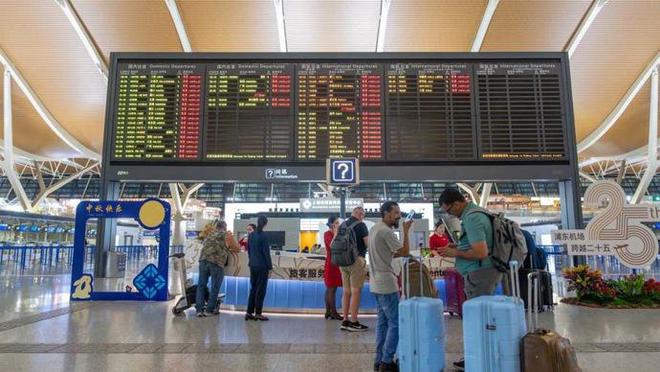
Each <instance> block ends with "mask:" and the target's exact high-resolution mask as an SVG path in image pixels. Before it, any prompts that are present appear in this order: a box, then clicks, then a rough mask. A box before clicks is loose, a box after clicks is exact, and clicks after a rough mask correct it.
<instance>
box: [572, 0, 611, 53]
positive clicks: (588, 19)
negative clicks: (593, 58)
mask: <svg viewBox="0 0 660 372" xmlns="http://www.w3.org/2000/svg"><path fill="white" fill-rule="evenodd" d="M607 2H608V0H594V1H593V2H592V3H591V7H589V10H588V11H587V14H586V15H585V16H584V18H582V22H580V24H579V25H578V28H577V30H575V33H573V37H572V38H571V40H570V41H569V42H568V44H567V45H566V48H564V49H565V50H566V52H568V58H571V57H572V56H573V53H575V50H576V49H577V47H578V45H580V42H581V41H582V38H583V37H584V35H586V34H587V30H589V27H591V24H592V23H594V20H596V16H597V15H598V13H599V12H600V11H601V10H602V9H603V7H604V6H605V4H606V3H607Z"/></svg>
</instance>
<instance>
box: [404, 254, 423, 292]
mask: <svg viewBox="0 0 660 372" xmlns="http://www.w3.org/2000/svg"><path fill="white" fill-rule="evenodd" d="M410 257H412V256H409V257H405V258H404V260H403V278H404V279H405V286H404V287H405V289H406V292H405V293H404V298H405V299H406V300H407V299H408V298H412V297H410V266H409V265H410ZM413 259H414V257H413ZM422 265H424V262H423V261H422V256H419V295H420V297H424V283H422V279H423V278H424V277H423V275H422V274H423V272H422V270H423V267H422Z"/></svg>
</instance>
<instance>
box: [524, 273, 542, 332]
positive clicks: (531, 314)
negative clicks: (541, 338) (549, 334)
mask: <svg viewBox="0 0 660 372" xmlns="http://www.w3.org/2000/svg"><path fill="white" fill-rule="evenodd" d="M540 282H541V278H540V273H539V272H538V271H533V272H531V273H529V274H527V323H528V324H529V329H530V330H531V331H532V332H533V331H535V330H536V329H537V328H538V325H539V311H538V308H539V292H540V290H539V288H537V286H538V285H540Z"/></svg>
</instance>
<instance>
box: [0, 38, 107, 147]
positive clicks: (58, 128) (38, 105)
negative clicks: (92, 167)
mask: <svg viewBox="0 0 660 372" xmlns="http://www.w3.org/2000/svg"><path fill="white" fill-rule="evenodd" d="M0 63H2V64H3V65H4V66H5V69H6V70H8V71H9V72H10V73H11V75H12V77H13V78H14V81H15V82H16V85H17V86H18V87H19V88H20V89H21V91H22V92H23V94H25V96H26V97H27V99H28V101H30V103H31V104H32V106H33V107H34V109H35V110H36V111H37V113H38V114H39V116H41V118H42V119H43V120H44V122H46V125H48V127H49V128H50V129H51V130H52V131H53V132H54V133H55V134H56V135H57V136H58V137H59V138H60V139H61V140H62V141H64V143H66V144H67V145H68V146H69V147H71V148H72V149H73V150H75V151H77V152H78V153H80V154H81V155H82V157H86V158H90V159H94V160H100V159H101V155H100V154H98V153H97V152H95V151H94V150H91V149H90V148H88V147H86V146H85V145H83V144H82V143H80V142H79V141H78V140H77V139H75V138H74V137H73V136H72V135H71V134H70V133H69V132H68V131H67V130H66V129H64V127H62V124H60V123H59V122H58V121H57V119H55V117H54V116H53V114H51V113H50V111H48V109H47V108H46V106H44V104H43V102H41V100H40V99H39V97H38V96H37V94H36V93H35V92H34V90H32V88H31V87H30V85H29V84H28V83H27V81H26V80H25V78H23V75H21V73H20V72H19V71H18V69H17V68H16V66H14V64H13V63H12V61H11V60H10V59H9V57H8V56H7V54H5V51H4V50H2V49H1V48H0Z"/></svg>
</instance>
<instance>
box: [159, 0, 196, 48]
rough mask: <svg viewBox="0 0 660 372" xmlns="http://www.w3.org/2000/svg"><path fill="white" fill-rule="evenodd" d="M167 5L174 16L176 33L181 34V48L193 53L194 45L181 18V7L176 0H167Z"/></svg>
mask: <svg viewBox="0 0 660 372" xmlns="http://www.w3.org/2000/svg"><path fill="white" fill-rule="evenodd" d="M165 5H167V10H169V12H170V16H172V22H174V28H176V33H177V34H179V41H180V42H181V48H183V51H184V52H186V53H191V52H192V46H191V45H190V39H188V33H187V32H186V26H185V25H184V24H183V18H181V13H180V12H179V7H178V6H177V4H176V0H165Z"/></svg>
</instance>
